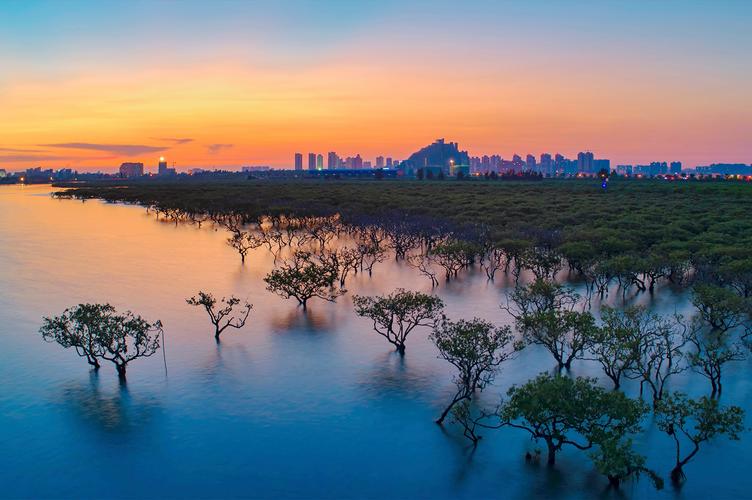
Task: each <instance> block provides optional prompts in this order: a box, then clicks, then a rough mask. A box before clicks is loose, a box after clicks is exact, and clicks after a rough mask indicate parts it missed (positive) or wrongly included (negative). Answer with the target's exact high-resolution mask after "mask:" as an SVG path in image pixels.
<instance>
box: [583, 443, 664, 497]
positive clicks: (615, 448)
mask: <svg viewBox="0 0 752 500" xmlns="http://www.w3.org/2000/svg"><path fill="white" fill-rule="evenodd" d="M590 458H591V459H592V460H593V464H594V465H595V468H596V469H597V470H598V472H600V473H601V474H603V475H604V476H606V477H607V478H608V481H609V484H610V485H611V486H613V487H614V488H618V487H619V486H620V485H621V483H622V482H623V481H625V480H627V479H629V478H635V479H639V477H640V476H641V475H642V474H646V475H647V476H648V477H649V478H650V481H651V482H652V483H653V486H654V487H655V489H657V490H662V489H663V478H661V477H660V476H659V475H658V474H656V473H655V472H654V471H652V470H650V469H648V468H647V467H646V466H645V457H644V456H643V455H640V454H639V453H636V452H635V451H634V449H633V448H632V440H631V439H606V440H604V441H602V442H600V443H598V446H597V448H596V450H595V451H594V452H592V453H590Z"/></svg>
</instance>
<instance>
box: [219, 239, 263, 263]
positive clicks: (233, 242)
mask: <svg viewBox="0 0 752 500" xmlns="http://www.w3.org/2000/svg"><path fill="white" fill-rule="evenodd" d="M227 244H228V245H230V246H231V247H232V248H234V249H235V251H236V252H238V254H239V255H240V262H241V263H243V264H245V257H246V255H248V252H250V251H251V250H253V249H254V248H258V247H260V246H261V245H263V244H264V243H263V240H261V239H259V238H257V237H256V235H254V234H253V233H249V232H246V231H237V232H234V233H233V234H232V236H230V237H229V238H227Z"/></svg>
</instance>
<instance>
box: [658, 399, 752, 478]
mask: <svg viewBox="0 0 752 500" xmlns="http://www.w3.org/2000/svg"><path fill="white" fill-rule="evenodd" d="M655 417H656V423H657V425H658V428H659V429H660V430H662V431H663V432H665V433H666V434H668V435H669V436H671V438H672V439H673V440H674V445H675V448H676V465H675V467H674V469H673V470H672V471H671V479H672V480H673V481H675V482H678V481H681V480H683V479H684V477H685V476H684V470H683V468H684V466H685V465H686V464H687V463H688V462H689V461H690V460H691V459H692V458H693V457H694V456H695V455H696V454H697V452H698V451H700V444H702V443H704V442H707V441H710V440H712V439H715V438H716V437H719V436H722V435H726V436H728V438H729V439H732V440H739V434H740V433H741V432H742V431H743V430H744V426H743V424H744V410H742V409H741V408H739V407H738V406H727V407H722V406H720V404H719V403H718V400H717V399H712V398H708V397H705V396H703V397H702V398H700V399H699V400H695V399H690V398H688V397H687V395H686V394H683V393H680V392H675V393H672V394H668V395H666V396H665V397H664V398H663V399H662V400H661V401H659V402H658V403H657V404H656V407H655ZM682 445H685V446H689V447H690V451H689V452H688V453H686V454H685V455H684V456H682Z"/></svg>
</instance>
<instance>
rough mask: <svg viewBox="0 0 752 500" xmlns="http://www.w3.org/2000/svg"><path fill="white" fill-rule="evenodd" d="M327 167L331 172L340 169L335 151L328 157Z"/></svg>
mask: <svg viewBox="0 0 752 500" xmlns="http://www.w3.org/2000/svg"><path fill="white" fill-rule="evenodd" d="M326 167H327V168H328V169H329V170H333V169H335V168H339V156H337V153H335V152H334V151H330V152H329V154H328V155H327V160H326Z"/></svg>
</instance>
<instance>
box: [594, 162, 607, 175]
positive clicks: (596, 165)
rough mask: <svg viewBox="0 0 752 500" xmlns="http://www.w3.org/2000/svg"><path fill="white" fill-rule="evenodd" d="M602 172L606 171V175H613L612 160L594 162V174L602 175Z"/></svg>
mask: <svg viewBox="0 0 752 500" xmlns="http://www.w3.org/2000/svg"><path fill="white" fill-rule="evenodd" d="M601 170H605V171H606V173H611V160H606V159H595V160H593V172H595V173H600V171H601Z"/></svg>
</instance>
